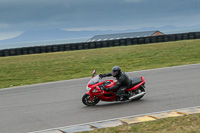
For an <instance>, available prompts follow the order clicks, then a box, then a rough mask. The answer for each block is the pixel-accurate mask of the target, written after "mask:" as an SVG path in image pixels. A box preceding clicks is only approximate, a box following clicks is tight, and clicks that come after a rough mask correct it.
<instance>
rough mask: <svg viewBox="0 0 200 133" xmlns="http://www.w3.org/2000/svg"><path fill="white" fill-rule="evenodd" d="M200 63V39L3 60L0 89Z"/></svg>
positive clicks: (0, 61) (0, 59) (13, 57)
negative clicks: (117, 69)
mask: <svg viewBox="0 0 200 133" xmlns="http://www.w3.org/2000/svg"><path fill="white" fill-rule="evenodd" d="M193 63H200V40H199V39H197V40H186V41H176V42H165V43H155V44H145V45H132V46H121V47H110V48H101V49H90V50H79V51H66V52H56V53H44V54H33V55H22V56H9V57H0V88H8V87H12V86H21V85H29V84H35V83H43V82H52V81H59V80H67V79H74V78H81V77H88V76H91V73H92V71H93V70H94V69H96V70H97V73H107V72H110V70H111V68H112V67H113V66H115V65H119V66H120V67H121V68H122V70H123V71H126V72H127V71H135V70H144V69H153V68H161V67H169V66H177V65H185V64H193Z"/></svg>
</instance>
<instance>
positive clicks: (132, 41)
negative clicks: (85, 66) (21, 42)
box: [0, 32, 200, 57]
mask: <svg viewBox="0 0 200 133" xmlns="http://www.w3.org/2000/svg"><path fill="white" fill-rule="evenodd" d="M188 39H200V32H189V33H179V34H167V35H160V36H147V37H138V38H126V39H117V40H106V41H96V42H80V43H70V44H56V45H46V46H35V47H33V46H32V47H22V48H11V49H3V50H0V57H3V56H16V55H26V54H36V53H49V52H59V51H72V50H83V49H95V48H103V47H114V46H127V45H136V44H148V43H158V42H168V41H179V40H188Z"/></svg>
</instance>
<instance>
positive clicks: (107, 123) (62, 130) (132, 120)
mask: <svg viewBox="0 0 200 133" xmlns="http://www.w3.org/2000/svg"><path fill="white" fill-rule="evenodd" d="M196 113H200V106H197V107H190V108H182V109H176V110H168V111H162V112H155V113H149V114H142V115H135V116H128V117H122V118H115V119H110V120H104V121H97V122H90V123H85V124H78V125H72V126H66V127H59V128H54V129H47V130H42V131H35V132H30V133H73V132H82V131H92V130H94V129H100V128H108V127H117V126H120V125H127V124H136V123H141V122H146V121H154V120H158V119H163V118H168V117H180V116H185V115H190V114H196Z"/></svg>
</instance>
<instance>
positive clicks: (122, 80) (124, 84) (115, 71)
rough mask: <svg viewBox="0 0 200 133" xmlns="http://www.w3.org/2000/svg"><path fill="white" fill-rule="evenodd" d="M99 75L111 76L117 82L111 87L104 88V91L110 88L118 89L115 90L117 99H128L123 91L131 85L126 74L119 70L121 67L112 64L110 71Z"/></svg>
mask: <svg viewBox="0 0 200 133" xmlns="http://www.w3.org/2000/svg"><path fill="white" fill-rule="evenodd" d="M99 76H100V77H101V78H103V77H107V76H113V77H115V78H116V79H117V83H116V84H115V85H114V86H112V87H111V88H105V89H104V90H105V91H111V90H115V89H118V88H119V89H118V91H117V94H116V95H117V100H126V99H128V96H129V95H128V94H125V93H124V91H125V90H126V89H128V88H130V85H131V83H130V82H131V81H130V79H129V78H128V76H127V75H126V74H125V73H124V72H123V71H121V68H120V67H119V66H114V67H113V68H112V71H111V72H110V73H107V74H99Z"/></svg>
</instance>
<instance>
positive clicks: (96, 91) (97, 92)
mask: <svg viewBox="0 0 200 133" xmlns="http://www.w3.org/2000/svg"><path fill="white" fill-rule="evenodd" d="M93 78H94V77H93ZM141 79H142V82H141V83H139V84H137V85H136V86H134V87H132V88H130V89H126V90H125V91H133V90H136V89H138V88H139V87H140V86H141V85H143V84H144V83H145V79H144V77H141ZM105 81H110V82H111V83H110V84H109V85H106V86H105V88H110V87H112V86H114V85H115V84H116V80H112V79H108V80H105ZM102 84H103V81H102V82H99V83H96V84H93V85H91V84H90V82H89V83H88V85H87V86H88V87H89V88H91V89H90V90H89V91H88V92H86V94H88V95H90V96H91V101H92V100H93V98H94V96H95V97H98V98H99V99H100V100H102V101H114V100H115V98H116V94H115V93H113V91H117V90H118V89H116V90H113V91H110V92H106V91H104V90H102V89H100V87H99V86H100V85H102ZM106 95H109V96H106Z"/></svg>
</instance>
